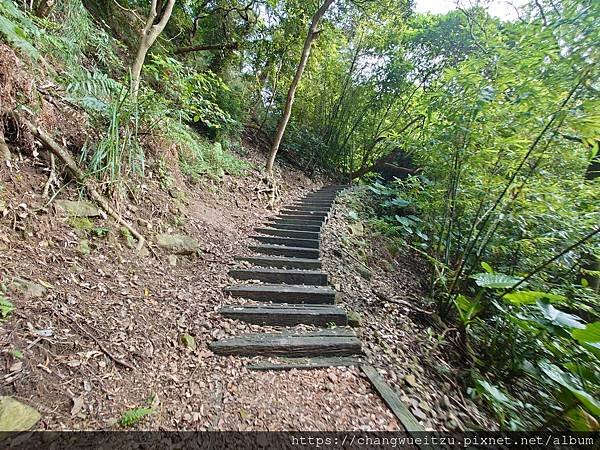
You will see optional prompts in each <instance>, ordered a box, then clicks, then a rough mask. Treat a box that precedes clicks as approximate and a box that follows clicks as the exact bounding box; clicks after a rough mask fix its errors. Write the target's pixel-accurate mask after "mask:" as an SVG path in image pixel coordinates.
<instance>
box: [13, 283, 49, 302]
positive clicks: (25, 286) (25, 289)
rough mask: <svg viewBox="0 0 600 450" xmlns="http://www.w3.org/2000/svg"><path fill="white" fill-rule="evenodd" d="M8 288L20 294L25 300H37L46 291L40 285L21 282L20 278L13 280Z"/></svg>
mask: <svg viewBox="0 0 600 450" xmlns="http://www.w3.org/2000/svg"><path fill="white" fill-rule="evenodd" d="M8 288H9V289H10V290H11V291H13V292H20V293H22V294H23V295H24V296H25V298H37V297H42V296H43V295H44V294H45V293H46V291H47V289H46V288H45V287H44V286H42V285H41V284H37V283H34V282H33V281H28V280H23V279H21V278H15V279H14V280H13V281H12V283H11V284H9V286H8Z"/></svg>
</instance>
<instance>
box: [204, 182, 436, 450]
mask: <svg viewBox="0 0 600 450" xmlns="http://www.w3.org/2000/svg"><path fill="white" fill-rule="evenodd" d="M344 188H345V187H344V186H331V187H326V188H322V189H320V190H318V191H316V192H312V193H309V194H307V195H306V196H304V198H302V199H300V200H297V201H295V202H294V203H293V204H291V205H289V206H287V207H285V208H283V209H282V210H280V212H279V214H278V215H277V216H275V217H272V218H269V219H268V221H267V223H265V225H263V226H261V227H257V228H254V232H256V233H258V234H257V235H252V236H250V238H251V239H253V240H254V241H256V242H259V243H260V244H259V245H251V246H249V249H250V250H252V251H254V252H255V253H257V254H258V255H257V256H236V257H234V259H235V260H236V261H239V262H243V263H246V264H245V266H246V267H237V268H234V269H231V270H230V271H229V276H230V277H231V278H233V279H235V280H238V281H239V282H242V283H241V284H236V285H232V286H228V287H226V288H225V289H224V292H225V293H226V294H228V295H229V296H230V297H233V298H242V299H245V300H248V301H249V303H246V304H243V305H238V304H231V305H223V306H222V307H221V309H220V311H219V312H220V313H221V315H222V316H224V317H226V318H229V319H233V320H240V321H244V322H247V323H251V324H256V325H268V326H274V327H283V328H284V330H283V331H280V332H276V333H272V332H269V333H266V332H265V333H245V334H241V335H239V336H233V337H228V338H224V339H220V340H216V341H213V342H212V343H211V344H210V349H211V350H212V351H213V352H214V353H215V354H217V355H223V356H250V357H253V356H263V357H265V358H266V359H263V360H261V361H259V362H255V363H253V364H251V365H249V366H248V368H249V369H250V370H259V371H260V370H291V369H319V368H327V367H339V366H357V367H360V368H361V370H362V371H363V372H364V373H365V375H366V376H367V378H368V379H369V380H370V381H371V383H372V385H373V387H374V388H375V389H376V390H377V391H378V393H379V394H380V396H381V397H382V399H383V400H384V401H385V403H386V404H387V405H388V406H389V408H390V409H391V410H392V412H393V413H394V414H395V415H396V417H397V418H398V419H399V421H400V422H401V423H402V425H403V427H404V428H405V431H407V432H408V433H414V432H422V431H424V428H423V427H422V426H421V425H420V424H419V423H418V421H417V419H416V418H415V417H414V416H413V415H412V414H411V413H410V411H409V410H408V409H407V407H406V406H405V405H404V404H403V403H402V402H401V401H400V398H399V397H398V395H397V394H396V392H395V391H394V390H393V389H392V388H391V387H390V386H389V385H388V384H387V383H386V382H385V381H384V380H383V378H382V377H381V376H380V375H379V374H378V373H377V370H376V369H375V368H374V367H373V366H371V365H370V364H369V361H368V358H367V357H366V355H365V354H364V353H363V349H362V346H361V341H360V339H359V338H358V336H357V335H356V333H355V332H354V330H353V329H352V328H349V327H348V313H347V311H346V310H345V309H344V308H342V307H341V306H339V305H336V304H335V303H336V291H335V289H333V287H331V286H330V285H329V277H328V274H327V273H326V272H323V271H322V270H321V269H322V266H321V259H320V258H321V245H320V238H321V231H322V229H323V227H324V226H325V225H326V224H327V221H328V219H329V218H330V217H331V214H332V209H333V204H334V201H335V197H336V195H337V193H338V192H339V191H340V190H342V189H344ZM247 263H249V264H251V267H247V265H248V264H247ZM244 282H245V283H244ZM297 325H312V326H315V327H319V328H318V329H317V330H315V331H295V330H292V329H285V327H294V326H297ZM421 448H422V449H423V450H425V449H426V448H427V447H426V446H421ZM427 450H428V449H427Z"/></svg>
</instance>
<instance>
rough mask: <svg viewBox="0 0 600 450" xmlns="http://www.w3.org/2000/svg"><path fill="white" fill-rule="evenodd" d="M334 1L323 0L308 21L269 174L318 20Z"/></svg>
mask: <svg viewBox="0 0 600 450" xmlns="http://www.w3.org/2000/svg"><path fill="white" fill-rule="evenodd" d="M334 1H335V0H325V2H324V3H323V4H322V5H321V7H320V8H319V9H318V11H317V12H316V13H315V15H314V16H313V18H312V21H311V23H310V28H309V29H308V34H307V35H306V40H305V41H304V48H303V49H302V56H301V57H300V62H299V63H298V67H297V68H296V73H295V75H294V78H293V79H292V83H291V84H290V88H289V90H288V93H287V98H286V102H285V107H284V109H283V114H282V116H281V119H280V120H279V124H278V125H277V131H276V132H275V138H274V139H273V146H272V147H271V154H270V155H269V161H268V162H267V172H268V173H269V174H271V173H273V163H274V162H275V157H276V156H277V151H278V150H279V145H280V144H281V140H282V139H283V133H285V128H286V126H287V124H288V121H289V120H290V116H291V114H292V105H293V104H294V96H295V95H296V89H297V88H298V84H299V83H300V79H301V78H302V74H303V73H304V69H305V68H306V62H307V61H308V57H309V56H310V48H311V46H312V43H313V41H314V40H315V38H316V36H317V34H318V31H317V26H318V25H319V22H320V21H321V19H322V18H323V16H324V15H325V12H326V11H327V9H328V8H329V6H331V4H332V3H333V2H334Z"/></svg>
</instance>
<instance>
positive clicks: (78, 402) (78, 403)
mask: <svg viewBox="0 0 600 450" xmlns="http://www.w3.org/2000/svg"><path fill="white" fill-rule="evenodd" d="M71 400H73V407H72V408H71V415H72V416H76V415H77V414H78V413H79V411H81V408H83V397H81V396H79V397H73V398H72V399H71Z"/></svg>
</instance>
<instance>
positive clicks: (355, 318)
mask: <svg viewBox="0 0 600 450" xmlns="http://www.w3.org/2000/svg"><path fill="white" fill-rule="evenodd" d="M347 316H348V325H350V326H351V327H353V328H358V327H360V326H361V324H362V319H361V317H360V314H358V313H357V312H356V311H353V310H351V309H350V310H348V313H347Z"/></svg>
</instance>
